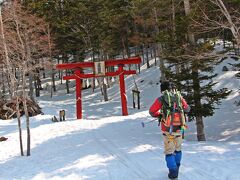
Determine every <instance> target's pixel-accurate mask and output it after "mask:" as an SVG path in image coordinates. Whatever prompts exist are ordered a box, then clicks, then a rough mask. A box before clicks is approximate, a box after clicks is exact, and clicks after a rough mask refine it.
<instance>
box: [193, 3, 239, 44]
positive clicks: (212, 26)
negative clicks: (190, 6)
mask: <svg viewBox="0 0 240 180" xmlns="http://www.w3.org/2000/svg"><path fill="white" fill-rule="evenodd" d="M209 3H210V4H211V5H213V6H211V8H212V9H210V10H211V11H210V10H209V8H207V7H206V6H208V5H209ZM225 3H226V2H225ZM225 3H224V2H223V1H222V0H206V1H204V2H201V1H200V4H199V5H198V11H199V12H200V14H201V15H200V16H198V18H197V19H193V22H194V27H197V28H198V31H199V33H202V32H203V33H204V32H210V31H214V30H219V29H220V30H221V29H229V30H230V32H231V33H232V35H233V37H234V39H235V41H236V43H237V46H238V48H239V46H240V13H239V10H240V8H239V7H233V6H231V8H229V7H230V6H226V4H227V3H226V4H225ZM212 12H214V15H212V14H213V13H212Z"/></svg>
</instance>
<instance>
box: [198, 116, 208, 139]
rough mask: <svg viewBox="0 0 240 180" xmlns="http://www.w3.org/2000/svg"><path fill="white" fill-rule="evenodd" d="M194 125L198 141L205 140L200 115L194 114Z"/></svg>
mask: <svg viewBox="0 0 240 180" xmlns="http://www.w3.org/2000/svg"><path fill="white" fill-rule="evenodd" d="M196 126H197V139H198V141H206V138H205V133H204V124H203V118H202V116H196Z"/></svg>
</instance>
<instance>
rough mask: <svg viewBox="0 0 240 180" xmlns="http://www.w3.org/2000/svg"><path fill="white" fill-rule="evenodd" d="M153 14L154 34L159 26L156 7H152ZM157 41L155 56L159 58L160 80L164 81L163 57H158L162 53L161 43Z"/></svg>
mask: <svg viewBox="0 0 240 180" xmlns="http://www.w3.org/2000/svg"><path fill="white" fill-rule="evenodd" d="M153 10H154V15H155V31H156V35H158V34H159V32H160V30H159V27H158V16H157V9H156V7H154V9H153ZM156 43H157V47H156V51H157V53H156V54H157V56H158V58H159V60H160V66H159V68H160V76H161V81H164V80H166V77H165V66H164V59H163V58H160V54H162V53H163V50H162V45H161V44H160V43H158V42H156Z"/></svg>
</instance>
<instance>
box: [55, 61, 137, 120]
mask: <svg viewBox="0 0 240 180" xmlns="http://www.w3.org/2000/svg"><path fill="white" fill-rule="evenodd" d="M104 63H105V67H110V66H118V69H117V71H114V72H106V73H105V74H104V75H98V74H94V68H95V67H94V62H80V63H68V64H58V65H57V66H56V68H57V69H59V70H67V69H69V70H73V71H74V74H73V75H69V76H64V77H63V79H64V80H76V112H77V119H82V93H81V90H82V83H81V79H85V78H96V77H102V76H119V83H120V95H121V101H122V115H123V116H126V115H128V110H127V98H126V92H125V81H124V75H130V74H136V71H135V70H124V65H126V64H140V63H141V58H140V57H135V58H128V59H118V60H106V61H104ZM83 68H92V69H93V73H88V74H84V73H82V72H81V70H82V69H83Z"/></svg>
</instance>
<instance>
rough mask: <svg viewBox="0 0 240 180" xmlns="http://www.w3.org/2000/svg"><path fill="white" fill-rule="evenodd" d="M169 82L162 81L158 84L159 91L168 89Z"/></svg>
mask: <svg viewBox="0 0 240 180" xmlns="http://www.w3.org/2000/svg"><path fill="white" fill-rule="evenodd" d="M170 89H171V87H170V82H169V81H163V82H162V83H161V85H160V90H161V92H163V91H165V90H170Z"/></svg>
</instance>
